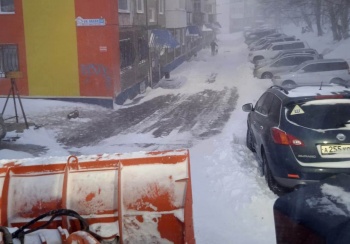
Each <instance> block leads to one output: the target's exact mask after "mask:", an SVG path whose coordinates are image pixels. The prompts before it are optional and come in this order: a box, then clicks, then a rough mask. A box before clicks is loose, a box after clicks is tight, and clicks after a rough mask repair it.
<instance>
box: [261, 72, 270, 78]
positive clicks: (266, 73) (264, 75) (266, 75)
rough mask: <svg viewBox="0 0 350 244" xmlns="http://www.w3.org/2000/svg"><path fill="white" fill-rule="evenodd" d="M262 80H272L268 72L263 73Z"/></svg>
mask: <svg viewBox="0 0 350 244" xmlns="http://www.w3.org/2000/svg"><path fill="white" fill-rule="evenodd" d="M261 78H262V79H272V74H271V73H270V72H265V73H263V74H262V76H261Z"/></svg>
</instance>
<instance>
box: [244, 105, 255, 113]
mask: <svg viewBox="0 0 350 244" xmlns="http://www.w3.org/2000/svg"><path fill="white" fill-rule="evenodd" d="M242 110H243V111H244V112H250V111H253V104H252V103H247V104H244V105H243V106H242Z"/></svg>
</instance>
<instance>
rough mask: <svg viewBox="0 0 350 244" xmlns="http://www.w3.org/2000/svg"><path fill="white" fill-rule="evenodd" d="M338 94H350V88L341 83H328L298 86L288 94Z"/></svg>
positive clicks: (290, 95) (295, 95)
mask: <svg viewBox="0 0 350 244" xmlns="http://www.w3.org/2000/svg"><path fill="white" fill-rule="evenodd" d="M336 94H348V95H350V89H349V88H347V87H344V86H340V85H327V86H322V87H321V88H320V86H298V87H296V88H294V89H291V90H289V91H288V94H286V95H287V96H288V97H306V96H322V95H336Z"/></svg>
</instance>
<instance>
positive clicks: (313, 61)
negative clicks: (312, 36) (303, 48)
mask: <svg viewBox="0 0 350 244" xmlns="http://www.w3.org/2000/svg"><path fill="white" fill-rule="evenodd" d="M335 62H346V60H345V59H341V58H337V59H335V58H334V59H316V60H308V61H306V62H304V63H303V64H314V63H317V64H318V63H335Z"/></svg>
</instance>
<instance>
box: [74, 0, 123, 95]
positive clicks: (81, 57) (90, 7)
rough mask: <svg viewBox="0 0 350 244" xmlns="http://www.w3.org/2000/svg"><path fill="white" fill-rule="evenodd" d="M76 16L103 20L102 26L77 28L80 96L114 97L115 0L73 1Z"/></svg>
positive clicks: (117, 83)
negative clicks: (104, 21)
mask: <svg viewBox="0 0 350 244" xmlns="http://www.w3.org/2000/svg"><path fill="white" fill-rule="evenodd" d="M75 11H76V17H77V18H78V17H80V18H82V19H84V20H86V19H98V18H103V19H105V20H106V25H104V26H77V42H78V44H77V45H78V63H79V79H80V92H81V95H82V96H103V97H105V96H112V97H113V96H114V94H115V92H117V91H120V78H119V77H120V63H119V30H118V5H117V1H115V0H104V1H95V0H76V1H75Z"/></svg>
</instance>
